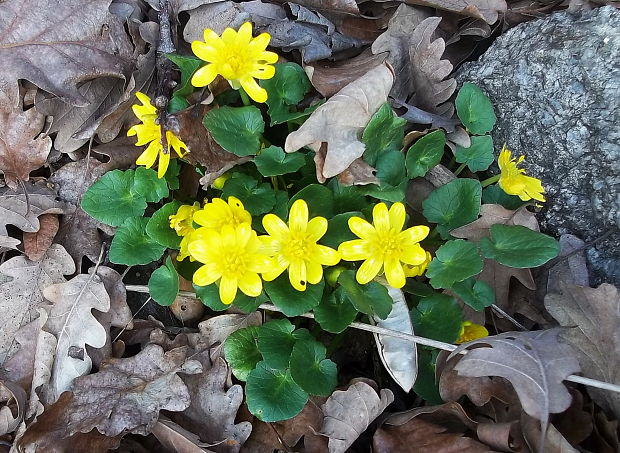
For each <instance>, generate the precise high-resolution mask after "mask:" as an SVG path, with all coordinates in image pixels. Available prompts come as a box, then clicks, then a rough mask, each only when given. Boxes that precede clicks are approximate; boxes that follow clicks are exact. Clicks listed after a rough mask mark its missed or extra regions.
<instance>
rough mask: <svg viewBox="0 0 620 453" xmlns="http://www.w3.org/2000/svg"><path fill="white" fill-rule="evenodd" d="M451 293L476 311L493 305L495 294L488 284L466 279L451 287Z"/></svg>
mask: <svg viewBox="0 0 620 453" xmlns="http://www.w3.org/2000/svg"><path fill="white" fill-rule="evenodd" d="M452 291H454V294H456V295H457V296H458V297H459V298H460V299H461V300H462V301H463V302H465V303H466V304H467V305H469V306H470V307H471V308H473V309H474V310H476V311H482V310H484V309H485V308H486V307H489V306H491V305H493V304H494V303H495V292H494V291H493V288H491V287H490V286H489V284H488V283H486V282H483V281H482V280H476V279H474V278H468V279H467V280H463V281H462V282H458V283H455V284H454V285H452Z"/></svg>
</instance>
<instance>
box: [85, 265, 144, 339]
mask: <svg viewBox="0 0 620 453" xmlns="http://www.w3.org/2000/svg"><path fill="white" fill-rule="evenodd" d="M94 270H95V268H91V269H89V270H88V273H89V274H92V273H93V272H94ZM97 275H98V276H99V278H101V280H102V282H103V285H104V286H105V290H106V292H107V293H108V296H109V297H110V309H109V310H108V311H107V314H108V315H109V321H108V322H109V323H110V325H111V326H114V327H119V328H121V329H127V330H131V329H132V328H133V315H132V313H131V309H130V308H129V305H127V290H126V289H125V284H124V283H123V277H122V276H121V274H119V273H118V272H116V271H115V270H114V269H112V268H110V267H107V266H99V267H98V268H97Z"/></svg>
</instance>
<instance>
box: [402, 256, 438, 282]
mask: <svg viewBox="0 0 620 453" xmlns="http://www.w3.org/2000/svg"><path fill="white" fill-rule="evenodd" d="M432 260H433V256H432V255H431V254H430V253H429V252H426V259H425V260H424V262H423V263H422V264H419V265H417V266H415V265H409V264H405V265H404V266H403V267H404V268H405V277H419V276H420V275H424V272H425V271H426V268H427V267H428V265H429V264H430V262H431V261H432Z"/></svg>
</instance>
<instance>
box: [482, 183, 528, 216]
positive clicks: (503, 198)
mask: <svg viewBox="0 0 620 453" xmlns="http://www.w3.org/2000/svg"><path fill="white" fill-rule="evenodd" d="M482 203H483V204H499V205H502V206H503V207H505V208H506V209H510V210H511V211H516V210H517V209H519V208H520V207H521V206H523V205H524V204H526V203H527V201H521V199H520V198H519V197H518V196H516V195H509V194H507V193H506V192H504V191H503V190H502V188H501V187H500V186H499V185H498V184H492V185H490V186H488V187H485V188H484V189H482Z"/></svg>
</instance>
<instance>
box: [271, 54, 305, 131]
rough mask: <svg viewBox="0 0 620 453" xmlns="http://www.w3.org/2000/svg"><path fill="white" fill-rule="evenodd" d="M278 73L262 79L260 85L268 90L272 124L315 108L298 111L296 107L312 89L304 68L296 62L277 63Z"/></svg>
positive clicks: (288, 119) (302, 115)
mask: <svg viewBox="0 0 620 453" xmlns="http://www.w3.org/2000/svg"><path fill="white" fill-rule="evenodd" d="M274 66H275V68H276V74H275V75H274V76H273V77H272V78H271V79H266V80H261V81H260V85H261V86H262V87H263V88H265V90H267V94H268V97H267V102H266V104H267V107H268V109H267V113H268V114H269V116H270V117H271V125H272V126H273V125H274V124H280V123H284V122H286V121H290V120H294V119H298V118H303V117H304V116H307V115H309V114H310V113H312V111H313V110H314V109H311V110H307V111H304V112H297V111H296V109H295V107H296V106H297V105H298V104H299V103H300V102H301V101H302V100H303V98H304V96H305V95H306V93H307V92H308V91H309V90H310V87H311V85H310V81H309V80H308V76H307V75H306V73H305V72H304V70H303V68H302V67H301V66H299V65H298V64H296V63H290V62H289V63H276V64H275V65H274Z"/></svg>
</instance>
